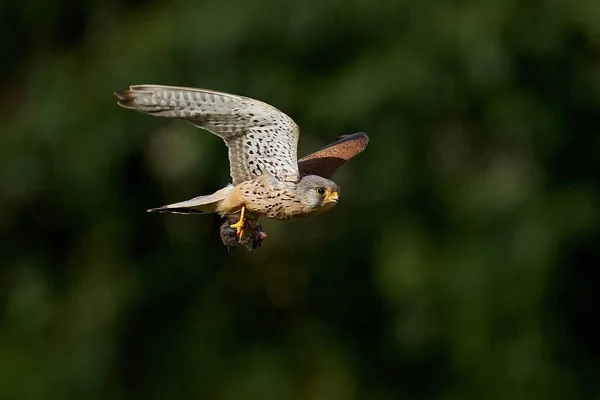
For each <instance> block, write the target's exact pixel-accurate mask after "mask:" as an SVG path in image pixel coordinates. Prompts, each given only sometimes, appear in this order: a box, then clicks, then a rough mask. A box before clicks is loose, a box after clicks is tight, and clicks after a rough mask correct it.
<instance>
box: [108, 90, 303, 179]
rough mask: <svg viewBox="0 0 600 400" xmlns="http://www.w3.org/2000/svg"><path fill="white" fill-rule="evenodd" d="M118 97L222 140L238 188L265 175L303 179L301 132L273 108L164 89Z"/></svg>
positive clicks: (131, 106)
mask: <svg viewBox="0 0 600 400" xmlns="http://www.w3.org/2000/svg"><path fill="white" fill-rule="evenodd" d="M115 95H116V96H117V97H118V99H119V100H118V104H119V105H120V106H121V107H124V108H129V109H132V110H136V111H140V112H143V113H146V114H151V115H155V116H159V117H165V118H178V119H183V120H185V121H188V122H190V123H192V124H193V125H195V126H197V127H199V128H202V129H205V130H207V131H209V132H211V133H214V134H215V135H217V136H219V137H221V138H222V139H223V140H224V141H225V143H226V144H227V147H228V148H229V164H230V174H231V178H232V180H233V184H234V185H237V184H239V183H241V182H244V181H248V180H251V179H255V178H256V177H258V176H260V175H262V174H263V173H265V172H268V173H270V174H271V175H272V176H273V177H275V178H277V179H279V180H282V181H297V180H298V179H299V176H300V174H299V171H298V162H297V146H298V139H299V137H300V130H299V129H298V126H297V125H296V123H295V122H294V121H293V120H292V119H291V118H290V117H289V116H287V115H286V114H284V113H283V112H281V111H279V110H278V109H276V108H275V107H273V106H271V105H269V104H266V103H263V102H261V101H258V100H254V99H251V98H248V97H244V96H238V95H233V94H229V93H224V92H217V91H213V90H206V89H193V88H184V87H175V86H162V85H134V86H130V87H129V90H124V91H120V92H116V93H115Z"/></svg>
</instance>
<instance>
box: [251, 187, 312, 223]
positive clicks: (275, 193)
mask: <svg viewBox="0 0 600 400" xmlns="http://www.w3.org/2000/svg"><path fill="white" fill-rule="evenodd" d="M240 193H241V194H242V197H243V201H244V205H245V207H246V209H247V210H248V211H249V212H250V213H252V214H255V215H258V216H261V217H265V218H271V219H280V220H285V219H293V218H298V217H302V216H304V214H305V212H304V211H305V209H304V205H303V204H302V202H301V201H300V200H299V199H298V198H297V196H296V194H295V193H294V192H293V191H291V190H289V189H287V188H285V187H280V186H271V187H265V186H263V185H261V182H248V183H247V184H245V185H244V187H242V188H240Z"/></svg>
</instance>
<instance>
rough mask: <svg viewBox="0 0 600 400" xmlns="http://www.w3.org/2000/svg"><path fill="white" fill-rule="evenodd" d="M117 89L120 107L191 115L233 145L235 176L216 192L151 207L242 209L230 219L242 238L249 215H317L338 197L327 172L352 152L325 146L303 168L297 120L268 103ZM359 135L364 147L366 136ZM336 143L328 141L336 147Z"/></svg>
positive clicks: (207, 93)
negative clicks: (338, 155) (339, 153)
mask: <svg viewBox="0 0 600 400" xmlns="http://www.w3.org/2000/svg"><path fill="white" fill-rule="evenodd" d="M115 95H116V96H117V97H118V99H119V100H118V104H119V105H120V106H121V107H124V108H130V109H133V110H136V111H140V112H143V113H146V114H151V115H156V116H160V117H166V118H178V119H183V120H186V121H188V122H190V123H191V124H193V125H195V126H197V127H199V128H202V129H205V130H207V131H209V132H211V133H213V134H215V135H217V136H219V137H221V138H222V139H223V140H224V141H225V144H226V145H227V147H228V149H229V164H230V175H231V178H232V183H231V184H229V185H227V186H225V187H224V188H222V189H220V190H217V191H216V192H215V193H213V194H210V195H206V196H198V197H195V198H193V199H190V200H187V201H182V202H178V203H173V204H168V205H165V206H162V207H159V208H153V209H150V210H148V212H173V213H185V214H191V213H219V214H220V215H221V216H222V217H225V216H231V215H232V214H237V213H239V214H240V216H239V219H238V221H237V222H236V223H234V224H230V227H231V228H234V229H235V230H236V235H237V238H238V239H239V238H241V237H242V235H243V234H244V224H245V221H246V220H247V218H252V219H253V220H257V219H258V218H259V217H266V218H272V219H279V220H288V219H293V218H299V217H305V216H309V215H316V214H320V213H322V212H324V211H327V210H329V209H331V208H332V207H334V206H335V205H337V204H338V203H339V201H340V188H339V186H338V185H337V184H336V183H334V182H333V181H331V180H329V179H328V177H330V176H331V175H332V174H333V172H334V171H335V169H337V167H339V165H341V163H343V162H344V161H345V160H346V159H348V158H349V157H348V158H345V159H344V158H343V157H341V158H337V159H336V157H335V155H334V156H332V157H330V158H329V159H328V157H327V156H326V157H321V158H319V156H318V154H319V153H321V152H323V151H326V150H327V148H328V147H329V146H326V147H325V148H324V149H321V150H320V151H319V152H316V153H314V154H311V155H310V156H307V157H305V158H303V159H302V160H300V164H301V165H303V168H299V161H298V160H297V145H298V139H299V136H300V131H299V128H298V126H297V125H296V123H295V122H294V121H293V120H292V119H291V118H290V117H288V116H287V115H286V114H284V113H283V112H281V111H279V110H278V109H276V108H275V107H273V106H271V105H269V104H266V103H263V102H261V101H258V100H254V99H251V98H248V97H243V96H239V95H234V94H229V93H223V92H217V91H212V90H205V89H192V88H184V87H173V86H162V85H134V86H130V87H129V90H124V91H120V92H116V93H115ZM360 135H362V136H361V137H362V138H363V140H362V141H361V142H363V143H364V145H363V147H362V148H361V149H360V151H362V149H364V147H366V143H368V137H367V136H366V135H365V134H360ZM335 144H336V143H335V142H334V143H333V144H332V145H330V146H332V148H334V149H335ZM360 151H359V152H360ZM334 152H335V151H334ZM326 153H327V152H326ZM355 154H357V153H355ZM319 159H320V160H321V161H318V160H319ZM340 161H341V162H340ZM315 165H317V167H315ZM327 165H328V167H327ZM336 165H337V166H336ZM319 166H320V168H322V170H323V171H324V172H322V173H321V174H320V175H319V174H316V173H317V172H318V169H319ZM327 168H329V171H326V170H327ZM323 175H329V176H323ZM255 226H256V225H255Z"/></svg>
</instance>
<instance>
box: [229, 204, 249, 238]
mask: <svg viewBox="0 0 600 400" xmlns="http://www.w3.org/2000/svg"><path fill="white" fill-rule="evenodd" d="M245 210H246V207H242V213H241V215H240V220H239V221H238V222H237V223H235V224H233V225H229V227H230V228H235V229H236V230H237V233H236V236H237V237H238V239H241V238H242V235H243V234H244V222H245V221H246V219H245V218H244V211H245Z"/></svg>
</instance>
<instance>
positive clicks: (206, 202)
mask: <svg viewBox="0 0 600 400" xmlns="http://www.w3.org/2000/svg"><path fill="white" fill-rule="evenodd" d="M232 190H233V186H232V185H228V186H226V187H224V188H223V189H221V190H217V191H216V192H215V193H213V194H209V195H206V196H198V197H194V198H193V199H190V200H186V201H180V202H178V203H173V204H167V205H166V206H162V207H157V208H151V209H149V210H148V212H151V213H154V212H156V213H173V214H207V213H214V212H217V209H218V207H219V204H220V203H221V202H222V201H223V200H225V199H226V198H227V196H229V194H230V193H231V191H232Z"/></svg>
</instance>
